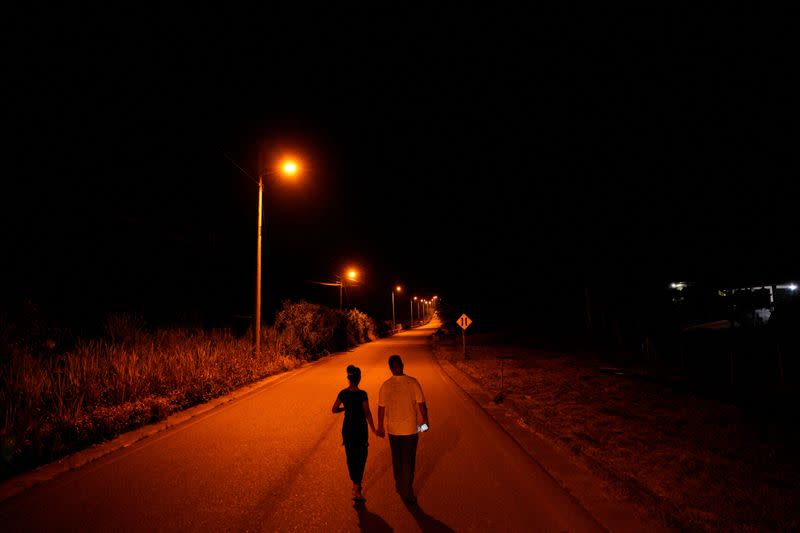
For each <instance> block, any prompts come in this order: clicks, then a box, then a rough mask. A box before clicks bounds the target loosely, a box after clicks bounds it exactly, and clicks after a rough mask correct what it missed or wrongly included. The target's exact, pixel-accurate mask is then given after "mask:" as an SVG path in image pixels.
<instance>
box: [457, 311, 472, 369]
mask: <svg viewBox="0 0 800 533" xmlns="http://www.w3.org/2000/svg"><path fill="white" fill-rule="evenodd" d="M457 322H458V325H459V326H460V327H461V349H462V353H463V354H464V359H466V358H467V328H468V327H469V325H470V324H472V319H470V318H469V317H468V316H467V315H466V314H462V315H461V316H460V317H458V320H457Z"/></svg>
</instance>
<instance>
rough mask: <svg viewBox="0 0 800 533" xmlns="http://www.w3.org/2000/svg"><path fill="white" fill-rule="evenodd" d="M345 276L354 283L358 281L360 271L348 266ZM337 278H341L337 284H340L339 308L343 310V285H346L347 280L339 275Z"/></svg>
mask: <svg viewBox="0 0 800 533" xmlns="http://www.w3.org/2000/svg"><path fill="white" fill-rule="evenodd" d="M345 278H346V279H348V280H350V281H351V282H353V283H356V282H357V281H358V271H357V270H356V269H354V268H348V269H347V273H346V275H345ZM337 279H338V280H339V281H338V283H337V285H339V310H340V311H341V310H342V287H344V281H345V280H344V279H343V278H341V277H339V276H337Z"/></svg>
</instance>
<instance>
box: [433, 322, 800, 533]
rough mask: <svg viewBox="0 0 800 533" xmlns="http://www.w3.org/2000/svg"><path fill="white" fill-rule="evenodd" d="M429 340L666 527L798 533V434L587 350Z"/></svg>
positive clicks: (493, 339) (483, 339)
mask: <svg viewBox="0 0 800 533" xmlns="http://www.w3.org/2000/svg"><path fill="white" fill-rule="evenodd" d="M470 344H471V347H470V349H469V351H468V355H469V359H467V360H464V358H463V357H462V354H461V346H460V339H457V338H450V337H446V336H445V337H440V338H439V339H438V340H434V353H435V354H436V355H437V357H440V358H444V359H447V360H448V361H450V362H451V363H452V364H454V365H455V366H456V367H458V368H459V369H460V370H462V371H464V372H465V373H467V374H468V375H469V376H471V377H472V378H473V379H474V380H475V381H477V382H478V383H479V384H481V385H482V386H483V387H484V389H485V390H486V391H487V392H489V393H490V394H491V395H492V396H493V397H494V396H495V395H496V394H498V393H499V392H500V361H499V359H498V356H505V357H508V356H513V357H514V358H513V359H507V360H505V361H504V362H503V384H504V387H503V391H502V392H503V393H504V396H505V400H504V401H505V402H506V403H507V405H508V406H509V407H510V408H512V409H513V410H515V411H516V412H517V413H518V414H519V415H520V417H521V418H522V419H523V420H524V421H525V422H526V424H528V425H529V426H531V427H533V428H535V430H537V431H538V432H539V433H541V434H542V435H544V436H545V437H548V438H549V439H550V440H551V441H553V443H554V444H555V445H557V446H558V447H560V448H561V449H563V450H564V451H565V452H566V453H569V454H570V455H571V456H572V457H573V458H575V459H577V460H579V461H582V462H583V463H584V464H586V465H587V466H588V467H589V468H590V469H592V470H593V471H594V472H595V473H597V474H599V475H600V476H601V478H602V479H603V480H604V481H605V482H606V483H607V484H608V488H609V490H612V491H614V492H615V493H616V494H617V495H618V496H620V497H623V498H625V499H627V500H628V501H629V502H631V503H632V504H634V505H635V506H636V507H637V508H638V509H639V511H640V512H641V513H643V514H645V515H647V516H650V517H652V518H655V519H658V520H659V521H660V522H661V523H663V524H664V525H666V526H668V527H671V528H678V529H681V530H689V531H692V530H696V531H796V530H797V529H798V527H800V450H798V448H797V443H798V442H800V439H798V436H800V430H799V429H798V428H797V427H794V426H793V425H792V424H787V426H788V427H782V428H777V429H776V428H775V427H774V426H771V425H765V424H763V423H762V422H760V421H759V420H758V416H755V417H754V416H753V413H751V412H747V411H746V410H744V409H742V408H740V407H737V406H735V405H732V404H730V403H726V402H724V401H722V400H717V399H713V398H708V397H702V396H700V395H698V394H694V393H691V392H688V391H681V390H675V389H673V388H671V387H670V386H668V385H665V384H660V383H657V382H652V381H646V380H641V379H635V378H631V377H626V376H619V375H615V374H613V373H607V372H601V371H600V370H599V369H600V368H602V367H603V366H604V364H605V362H604V361H603V360H602V359H601V358H599V357H598V356H596V355H594V354H591V353H576V352H571V351H565V352H561V351H558V350H554V349H550V350H547V349H539V348H535V347H531V346H530V345H528V346H525V345H523V344H522V343H515V344H514V343H509V342H507V341H505V340H504V339H502V338H500V337H497V336H491V335H486V336H483V335H474V336H472V337H471V338H470Z"/></svg>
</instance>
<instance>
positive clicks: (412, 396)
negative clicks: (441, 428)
mask: <svg viewBox="0 0 800 533" xmlns="http://www.w3.org/2000/svg"><path fill="white" fill-rule="evenodd" d="M389 368H390V369H391V371H392V377H390V378H389V379H387V380H386V381H384V382H383V385H381V388H380V391H379V392H378V429H377V431H376V433H377V434H378V436H380V437H383V436H384V434H385V433H388V434H389V446H390V447H391V449H392V467H393V470H394V485H395V488H396V489H397V492H398V494H400V497H402V498H403V500H404V501H405V502H406V504H408V505H414V504H416V502H417V499H416V497H415V496H414V489H413V485H414V464H415V462H416V458H417V442H418V441H419V435H418V433H419V431H420V425H419V423H420V422H421V424H422V425H424V428H425V429H427V425H428V408H427V406H426V405H425V395H424V394H423V393H422V387H421V386H420V384H419V381H417V380H416V379H414V378H413V377H411V376H406V375H405V374H403V360H402V359H401V358H400V356H399V355H392V356H391V357H389ZM384 417H385V418H386V428H385V430H384V426H383V421H384ZM425 429H422V431H424V430H425Z"/></svg>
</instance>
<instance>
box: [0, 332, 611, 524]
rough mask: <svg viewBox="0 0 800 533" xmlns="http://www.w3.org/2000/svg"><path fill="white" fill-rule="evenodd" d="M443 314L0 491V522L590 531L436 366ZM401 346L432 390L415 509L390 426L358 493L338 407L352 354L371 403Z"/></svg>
mask: <svg viewBox="0 0 800 533" xmlns="http://www.w3.org/2000/svg"><path fill="white" fill-rule="evenodd" d="M435 327H436V324H435V323H432V324H430V325H428V326H426V327H422V328H419V329H416V330H412V331H407V332H404V333H401V334H399V335H396V336H394V337H391V338H388V339H382V340H380V341H377V342H373V343H369V344H366V345H363V346H360V347H358V348H357V349H355V350H352V351H350V352H348V353H344V354H339V355H336V356H332V357H328V358H325V359H323V360H321V361H319V362H318V363H315V364H312V365H309V366H306V367H304V368H302V369H299V370H297V371H294V372H292V373H290V374H289V375H287V376H286V377H285V378H281V379H278V380H275V381H274V382H272V383H270V384H269V385H267V386H266V387H264V388H263V389H260V390H258V391H257V392H255V393H253V394H251V395H249V396H246V397H243V398H241V399H238V400H235V401H233V402H230V403H228V404H225V405H224V406H222V407H220V408H217V409H214V410H211V411H209V412H208V413H206V414H205V415H202V416H200V417H199V418H198V419H192V420H190V421H189V422H186V423H184V424H182V425H178V426H176V427H174V428H172V429H169V430H166V431H164V432H161V433H158V434H157V435H156V436H154V437H152V438H149V439H145V440H143V441H140V442H138V443H137V444H134V445H133V446H130V447H129V448H126V449H123V450H120V451H117V452H114V453H112V454H109V455H107V456H105V457H104V458H102V459H100V460H98V461H95V462H93V463H89V464H88V465H87V466H85V467H83V468H80V469H77V470H74V471H71V472H68V473H66V474H63V475H61V476H59V477H57V478H55V479H53V480H51V481H48V482H45V483H43V484H41V485H37V486H35V487H34V488H32V489H30V490H27V491H25V492H24V493H21V494H19V495H17V496H15V497H13V498H11V499H9V500H7V501H5V502H3V503H2V504H0V524H2V526H0V529H2V530H3V531H334V532H341V531H459V532H460V531H481V532H484V531H596V530H602V528H601V526H600V525H599V524H598V523H597V522H596V521H595V520H594V519H593V518H592V517H591V516H590V515H589V514H588V513H587V512H586V511H585V510H584V509H583V508H582V507H580V506H579V505H578V504H577V503H576V502H575V500H574V499H573V498H572V497H571V496H570V495H569V494H568V493H566V492H565V491H564V490H563V489H561V488H560V487H559V486H558V485H557V484H556V483H555V482H554V481H553V479H552V478H551V477H550V476H549V475H548V474H547V473H546V472H545V471H544V470H542V468H541V467H540V466H539V465H538V464H537V463H536V462H535V461H533V460H532V459H531V458H530V456H528V455H527V454H526V453H525V452H524V451H523V450H522V449H521V448H520V447H519V446H518V445H517V443H516V442H515V441H514V440H513V439H511V437H509V436H508V434H507V433H505V432H504V431H503V430H502V429H501V428H500V427H499V426H498V425H497V424H496V423H495V422H494V421H493V420H492V419H491V418H490V417H489V416H488V415H486V414H485V413H484V412H483V411H482V410H481V409H480V407H479V406H478V405H477V404H476V403H475V402H474V401H473V400H471V399H470V398H469V397H468V396H466V395H465V393H464V392H463V391H461V389H459V388H458V387H457V386H456V385H455V384H454V383H453V382H452V381H451V380H450V379H449V378H448V377H447V376H446V375H445V374H444V373H443V372H442V370H441V369H440V368H439V366H438V365H437V363H436V362H435V361H434V360H433V357H432V355H431V351H430V348H429V337H430V335H431V334H432V333H433V331H434V330H435ZM393 353H399V354H400V355H401V356H402V357H403V360H404V362H405V371H406V373H407V374H409V375H411V376H414V377H416V378H417V379H418V380H419V381H420V383H421V384H422V387H423V389H424V391H425V395H426V399H427V403H428V409H429V412H430V426H431V429H430V430H429V431H428V432H426V433H423V434H422V435H420V443H419V448H418V451H417V470H416V480H415V483H414V488H415V491H416V494H417V497H418V500H419V509H418V510H416V511H411V510H409V509H408V508H406V507H405V506H404V505H403V504H402V501H401V500H400V498H399V496H398V495H397V493H396V492H395V490H394V480H393V477H392V467H391V455H390V453H389V443H388V440H387V439H379V438H377V437H375V436H374V435H372V434H371V435H370V448H369V457H368V459H367V467H366V473H365V476H364V494H365V496H366V498H367V501H366V504H365V505H363V506H356V507H354V505H353V502H352V500H351V487H352V484H351V482H350V480H349V478H348V474H347V466H346V464H345V455H344V448H343V447H342V444H341V442H342V439H341V425H342V416H343V415H342V414H336V415H334V414H332V413H331V410H330V409H331V405H332V404H333V401H334V399H335V397H336V395H337V393H338V391H339V390H341V389H342V388H344V387H346V386H347V381H346V375H345V367H346V366H347V365H348V364H350V363H353V364H356V365H358V366H359V367H361V369H362V382H361V386H362V388H363V389H364V390H366V391H367V393H368V394H369V399H370V405H371V407H372V410H373V413H374V414H375V415H376V416H377V398H378V388H379V387H380V384H381V382H383V381H384V380H385V379H387V378H388V377H389V376H390V372H389V368H388V366H387V359H388V357H389V355H391V354H393Z"/></svg>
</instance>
